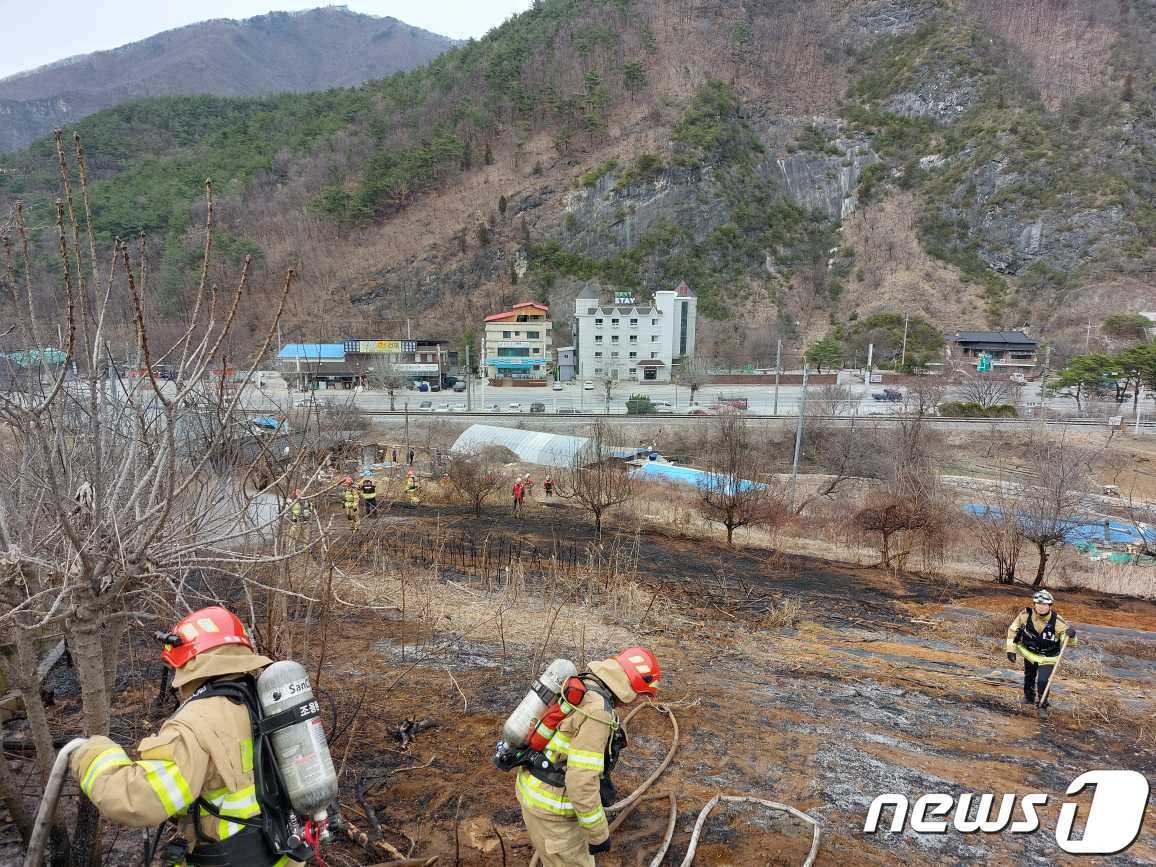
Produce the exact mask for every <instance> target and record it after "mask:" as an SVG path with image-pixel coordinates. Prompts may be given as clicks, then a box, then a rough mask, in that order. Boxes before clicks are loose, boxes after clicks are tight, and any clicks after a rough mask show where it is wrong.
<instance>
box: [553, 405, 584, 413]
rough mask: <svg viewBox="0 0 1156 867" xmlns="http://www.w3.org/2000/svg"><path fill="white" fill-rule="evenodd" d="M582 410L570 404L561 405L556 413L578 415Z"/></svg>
mask: <svg viewBox="0 0 1156 867" xmlns="http://www.w3.org/2000/svg"><path fill="white" fill-rule="evenodd" d="M581 412H582V410H580V409H574V407H572V406H567V407H563V408H562V409H560V410H558V415H579V414H580V413H581Z"/></svg>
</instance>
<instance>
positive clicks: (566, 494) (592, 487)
mask: <svg viewBox="0 0 1156 867" xmlns="http://www.w3.org/2000/svg"><path fill="white" fill-rule="evenodd" d="M555 481H556V483H557V491H558V496H560V497H563V498H565V499H568V500H574V501H575V502H577V503H578V504H579V505H581V506H582V507H583V508H584V509H585V510H586V511H587V512H589V513H590V515H591V516H592V517H593V518H594V528H595V530H596V531H597V532H598V535H599V536H601V535H602V516H603V515H604V514H605V513H606V510H607V509H609V508H610V507H612V506H617V505H619V504H620V503H625V502H626V501H627V500H629V499H630V498H631V497H633V496H634V489H635V484H634V479H633V478H631V476H630V474H629V473H628V472H627V468H626V467H625V466H623V464H622V462H621V460H620V459H619V457H618V455H617V454H616V450H615V449H614V448H613V447H612V446H611V445H610V427H609V425H608V424H607V423H606V422H605V421H604V420H602V419H599V420H598V421H596V422H595V423H594V424H593V425H591V432H590V437H589V439H588V440H587V443H586V445H585V446H584V447H583V448H581V449H579V450H578V451H577V452H575V453H574V455H573V456H572V457H571V458H570V462H569V464H568V465H567V466H566V467H563V468H562V470H561V471H560V472H559V473H558V478H557V479H556V480H555Z"/></svg>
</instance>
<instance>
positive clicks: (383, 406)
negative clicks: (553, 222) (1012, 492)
mask: <svg viewBox="0 0 1156 867" xmlns="http://www.w3.org/2000/svg"><path fill="white" fill-rule="evenodd" d="M595 385H596V386H598V385H599V384H598V383H597V382H596V383H595ZM848 388H849V390H850V394H851V397H850V399H849V400H841V401H838V402H836V403H832V402H831V401H829V400H827V399H826V397H825V391H824V389H823V388H822V387H811V388H808V396H807V401H808V408H809V409H810V410H812V411H817V412H822V413H823V414H828V415H847V416H850V415H891V414H894V413H895V412H896V410H897V409H899V408H901V407H902V404H896V403H889V402H883V401H876V400H873V399H872V397H871V395H872V393H873V392H878V391H880V389H881V388H882V386H878V385H874V386H867V385H863V384H862V383H861V382H860V383H855V384H851V385H849V386H848ZM775 391H776V390H775V388H774V386H772V385H766V386H727V385H723V386H717V385H712V386H706V387H704V388H701V389H699V390H698V392H697V393H696V394H695V403H696V404H697V405H699V406H701V407H707V406H709V405H711V404H713V403H715V402H716V401H718V399H719V398H720V397H721V396H739V397H745V398H747V400H748V407H749V412H750V413H751V414H752V415H797V414H798V412H799V404H800V402H801V400H802V393H803V389H802V386H799V385H790V386H788V385H783V386H780V387H779V389H778V396H777V398H776V395H775ZM636 393H637V394H645V395H646V396H647V397H649V398H650V399H651V400H652V401H655V402H665V403H666V404H669V407H666V408H664V409H665V410H666V412H667V413H669V414H674V415H687V414H689V412H690V410H691V403H690V391H689V389H687V388H685V387H682V386H677V385H673V384H669V383H665V384H654V385H640V384H636V383H635V384H630V385H629V386H627V385H621V386H615V388H614V390H613V391H612V392H611V395H610V400H609V411H610V412H611V413H619V414H620V413H625V412H626V401H627V399H628V398H629V397H630V396H631V395H632V394H636ZM317 395H318V399H319V400H322V401H330V402H333V401H345V400H352V401H354V402H355V403H356V405H357V406H359V407H361V408H362V409H364V410H367V411H370V412H373V411H387V410H389V409H390V399H389V396H388V395H387V394H386V393H385V392H383V391H356V392H348V391H332V392H328V391H320V392H317ZM302 398H303V395H302V394H301V393H300V392H292V393H290V392H288V391H287V388H286V385H285V383H284V381H283V380H281V379H280V377H266V378H265V387H264V388H263V389H261V395H260V396H258V395H256V394H253V395H252V396H247V397H246V401H245V402H246V405H247V406H249V407H251V408H253V409H260V408H265V409H269V410H275V409H277V410H282V411H283V410H284V409H285V408H286V407H289V406H291V405H293V404H294V403H296V402H298V401H300V400H301V399H302ZM959 398H960V395H959V394H957V393H953V392H952V391H951V390H949V391H948V394H947V396H946V399H947V400H956V399H959ZM1020 400H1021V403H1023V404H1024V405H1026V406H1029V407H1031V406H1033V405H1038V404H1039V403H1040V387H1039V383H1028V384H1027V385H1026V386H1024V387H1023V389H1022V393H1021V396H1020ZM535 402H541V403H543V404H545V406H546V413H547V414H553V413H556V412H557V411H558V410H576V411H578V412H579V413H582V414H587V413H605V412H606V411H607V405H608V404H607V399H606V392H605V391H604V390H603V389H602V388H600V387H596V388H595V389H594V390H589V391H588V390H586V389H584V388H583V387H582V383H581V382H577V381H576V382H569V383H563V385H562V390H561V391H555V390H553V389H552V388H551V387H549V386H546V387H527V388H523V387H514V386H504V387H495V386H492V385H488V384H485V385H482V384H480V383H479V382H477V381H475V382H474V383H473V386H472V388H471V389H470V391H469V393H459V392H454V391H449V390H444V391H440V392H433V393H419V392H413V391H404V390H402V391H398V392H397V393H396V394H395V396H394V400H393V408H394V409H395V410H396V411H399V412H400V411H404V410H406V409H408V410H409V411H410V412H438V411H440V412H447V413H451V414H452V413H463V412H492V413H515V412H517V413H529V410H530V404H531V403H535ZM423 403H427V404H428V406H426V407H423V406H422V404H423ZM1047 408H1048V409H1051V410H1057V411H1059V412H1063V413H1075V412H1076V409H1077V408H1076V402H1075V401H1074V400H1073V399H1071V398H1056V397H1052V398H1049V400H1048V401H1047ZM1140 411H1141V414H1142V417H1143V418H1145V419H1146V418H1149V417H1151V416H1152V415H1153V414H1154V410H1153V405H1152V403H1151V402H1150V401H1143V402H1142V403H1141V405H1140ZM1117 412H1120V410H1117V409H1114V408H1105V409H1104V411H1103V412H1102V413H1100V415H1103V416H1106V415H1109V414H1115V413H1117ZM1122 414H1123V415H1125V416H1130V415H1131V405H1130V404H1127V405H1125V406H1124V407H1123V412H1122Z"/></svg>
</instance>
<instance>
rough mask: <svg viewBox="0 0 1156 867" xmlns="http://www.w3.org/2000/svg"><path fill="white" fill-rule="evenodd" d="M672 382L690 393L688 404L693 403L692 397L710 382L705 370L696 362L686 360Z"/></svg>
mask: <svg viewBox="0 0 1156 867" xmlns="http://www.w3.org/2000/svg"><path fill="white" fill-rule="evenodd" d="M674 381H675V383H676V384H678V385H681V386H682V387H683V388H685V389H687V390H688V391H689V392H690V402H691V403H694V396H695V395H696V394H698V391H699V389H701V388H702V387H703V386H704V385H706V384H707V383H708V382H710V376H709V375H708V374H707V372H706V369H705V368H703V367H700V366H699V364H698V362H696V361H694V360H693V359H687V361H686V363H685V364H683V366H682V369H681V370H679V371H678V374H677V375H676V376H675V378H674Z"/></svg>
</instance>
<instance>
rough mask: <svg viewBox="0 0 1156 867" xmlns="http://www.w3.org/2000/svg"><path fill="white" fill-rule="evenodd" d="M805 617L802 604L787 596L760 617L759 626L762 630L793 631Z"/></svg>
mask: <svg viewBox="0 0 1156 867" xmlns="http://www.w3.org/2000/svg"><path fill="white" fill-rule="evenodd" d="M805 617H806V615H805V613H804V610H803V603H802V602H800V601H799V600H798V598H796V597H794V596H788V597H787V598H786V599H784V600H783V601H782V602H780V603H779V604H778V605H776V606H775V607H774V608H772V609H771V610H770V611H768V612H767V613H766V614H764V615H763V616H762V618H761V619H760V620H759V626H761V627H762V628H763V629H793V628H795V627H796V626H798V625H799V624H800V623H801V622H802V621H803V620H804V619H805Z"/></svg>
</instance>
